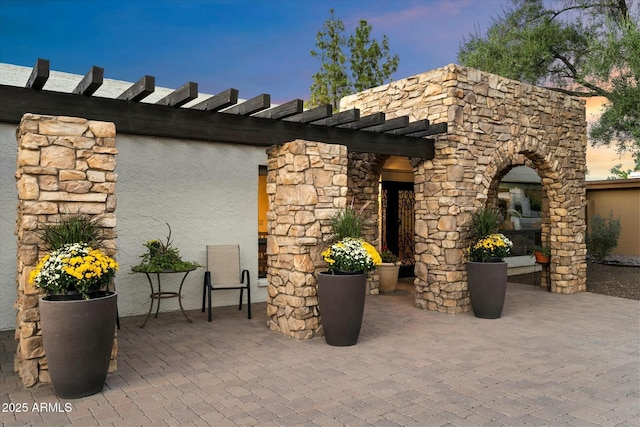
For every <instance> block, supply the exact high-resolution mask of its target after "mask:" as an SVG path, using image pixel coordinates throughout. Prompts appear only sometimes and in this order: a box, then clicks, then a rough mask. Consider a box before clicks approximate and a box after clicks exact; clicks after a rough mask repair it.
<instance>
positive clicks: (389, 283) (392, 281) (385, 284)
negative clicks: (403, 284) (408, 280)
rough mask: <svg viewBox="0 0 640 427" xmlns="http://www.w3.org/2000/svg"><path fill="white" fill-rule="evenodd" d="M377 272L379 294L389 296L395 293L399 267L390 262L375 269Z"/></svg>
mask: <svg viewBox="0 0 640 427" xmlns="http://www.w3.org/2000/svg"><path fill="white" fill-rule="evenodd" d="M376 269H377V270H378V278H379V280H380V282H379V290H380V293H381V294H390V293H392V292H395V291H396V287H397V286H398V274H399V273H400V265H396V264H393V263H390V262H383V263H382V264H380V265H379V266H377V267H376Z"/></svg>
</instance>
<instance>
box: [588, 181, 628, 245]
mask: <svg viewBox="0 0 640 427" xmlns="http://www.w3.org/2000/svg"><path fill="white" fill-rule="evenodd" d="M609 212H613V216H614V218H620V223H621V225H622V231H621V232H620V238H619V239H618V246H616V248H615V249H614V250H613V253H614V254H616V255H640V179H625V180H612V181H592V182H588V183H587V227H589V226H590V224H591V220H592V218H593V216H594V215H600V216H602V217H604V218H607V217H608V216H609ZM589 231H591V230H590V229H589Z"/></svg>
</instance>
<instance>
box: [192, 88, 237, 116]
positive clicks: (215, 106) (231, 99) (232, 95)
mask: <svg viewBox="0 0 640 427" xmlns="http://www.w3.org/2000/svg"><path fill="white" fill-rule="evenodd" d="M237 103H238V89H233V88H231V89H227V90H225V91H223V92H220V93H218V94H217V95H213V96H212V97H211V98H207V99H205V100H204V101H202V102H199V103H198V104H196V105H192V106H191V107H189V108H192V109H194V110H205V111H212V112H216V111H220V110H222V109H223V108H227V107H230V106H232V105H235V104H237Z"/></svg>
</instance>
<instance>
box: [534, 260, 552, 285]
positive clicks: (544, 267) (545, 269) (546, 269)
mask: <svg viewBox="0 0 640 427" xmlns="http://www.w3.org/2000/svg"><path fill="white" fill-rule="evenodd" d="M536 265H539V266H540V267H541V269H540V281H542V277H543V276H544V277H546V278H547V291H549V292H551V261H549V262H538V261H536ZM537 273H538V269H536V268H534V269H533V290H534V291H535V290H536V288H537V286H536V283H537V281H536V277H537V275H538V274H537Z"/></svg>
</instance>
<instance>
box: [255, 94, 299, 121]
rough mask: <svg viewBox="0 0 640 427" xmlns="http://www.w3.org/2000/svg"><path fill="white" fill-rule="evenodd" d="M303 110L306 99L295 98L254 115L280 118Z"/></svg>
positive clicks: (274, 118)
mask: <svg viewBox="0 0 640 427" xmlns="http://www.w3.org/2000/svg"><path fill="white" fill-rule="evenodd" d="M303 110H304V101H303V100H302V99H294V100H293V101H289V102H285V103H284V104H281V105H278V106H276V107H273V108H269V109H268V110H264V111H261V112H259V113H256V114H254V115H253V117H261V118H264V119H273V120H279V119H284V118H285V117H290V116H293V115H295V114H299V113H302V111H303Z"/></svg>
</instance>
